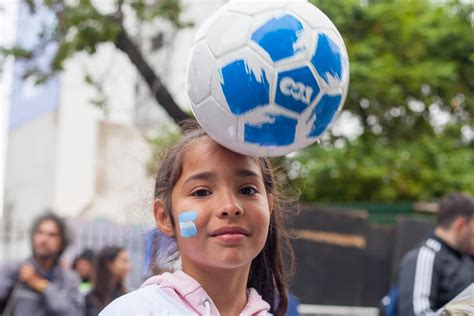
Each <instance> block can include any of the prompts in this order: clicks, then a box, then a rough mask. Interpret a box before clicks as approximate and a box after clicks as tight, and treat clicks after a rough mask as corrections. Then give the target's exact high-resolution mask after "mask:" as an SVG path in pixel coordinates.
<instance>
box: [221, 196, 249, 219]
mask: <svg viewBox="0 0 474 316" xmlns="http://www.w3.org/2000/svg"><path fill="white" fill-rule="evenodd" d="M243 214H244V210H243V208H242V206H240V204H239V201H238V200H237V199H236V198H235V196H234V195H233V194H232V193H226V194H225V196H224V197H223V198H222V199H221V201H220V208H219V212H218V216H219V217H221V218H225V217H237V216H242V215H243Z"/></svg>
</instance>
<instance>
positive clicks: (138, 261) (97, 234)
mask: <svg viewBox="0 0 474 316" xmlns="http://www.w3.org/2000/svg"><path fill="white" fill-rule="evenodd" d="M30 226H31V222H14V223H12V222H5V221H3V222H2V221H0V264H2V263H5V262H9V261H14V260H21V259H24V258H26V257H28V256H30V255H31V243H30ZM68 227H69V229H70V231H71V233H72V237H73V241H72V243H71V245H70V246H69V247H68V248H67V250H66V251H65V253H64V255H63V257H62V260H63V262H64V263H65V264H66V266H68V265H69V264H71V263H72V261H73V260H74V258H75V257H76V256H77V255H78V254H80V253H81V252H82V250H83V249H85V248H91V249H93V250H94V251H95V252H96V253H97V252H98V251H99V250H100V249H102V248H103V247H104V246H112V245H114V246H122V247H124V248H125V249H126V250H127V252H128V254H129V256H130V260H131V263H132V271H131V273H130V274H129V276H128V280H127V283H128V286H129V288H130V289H135V288H137V287H138V286H139V285H140V284H141V282H142V281H143V279H144V277H145V276H146V273H147V268H146V267H144V257H145V255H144V254H145V238H146V235H147V232H148V231H149V230H150V229H151V228H150V227H146V226H145V225H119V224H116V223H113V222H109V221H103V220H100V221H94V220H83V219H71V220H68Z"/></svg>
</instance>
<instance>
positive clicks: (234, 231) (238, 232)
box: [211, 226, 250, 237]
mask: <svg viewBox="0 0 474 316" xmlns="http://www.w3.org/2000/svg"><path fill="white" fill-rule="evenodd" d="M224 235H225V236H233V235H235V236H241V237H246V236H249V235H250V233H249V231H248V230H246V229H245V228H242V227H238V226H225V227H221V228H219V229H216V230H215V231H213V232H212V233H211V236H212V237H219V236H224Z"/></svg>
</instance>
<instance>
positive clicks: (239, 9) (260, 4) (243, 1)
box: [226, 0, 305, 16]
mask: <svg viewBox="0 0 474 316" xmlns="http://www.w3.org/2000/svg"><path fill="white" fill-rule="evenodd" d="M303 1H305V0H303ZM286 4H287V1H271V2H270V1H255V0H232V1H229V2H228V3H227V4H226V8H227V11H230V12H236V13H242V14H248V15H251V16H254V15H256V14H258V13H260V12H264V11H268V10H274V9H279V8H284V7H285V6H286Z"/></svg>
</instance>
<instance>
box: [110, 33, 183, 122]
mask: <svg viewBox="0 0 474 316" xmlns="http://www.w3.org/2000/svg"><path fill="white" fill-rule="evenodd" d="M114 44H115V46H116V47H117V48H118V49H120V50H121V51H122V52H124V53H125V54H127V56H128V57H129V58H130V61H131V62H132V63H133V64H134V65H135V67H136V68H137V70H138V72H139V73H140V74H141V75H142V77H143V79H145V81H146V83H147V85H148V87H149V88H150V90H151V93H152V94H153V97H154V98H155V100H156V102H157V103H158V104H160V105H161V106H162V107H163V108H164V109H165V111H166V112H167V113H168V114H169V115H170V116H171V118H173V120H174V121H175V122H176V123H177V124H178V125H180V123H181V122H182V121H183V120H185V119H188V118H189V115H187V114H186V113H185V112H184V111H183V110H181V108H180V107H179V106H178V105H177V104H176V102H174V100H173V97H172V96H171V94H170V93H169V92H168V90H167V89H166V87H165V86H164V85H163V83H162V82H161V80H160V78H158V76H157V75H156V73H155V72H154V71H153V69H151V67H150V65H148V63H147V61H146V60H145V58H144V57H143V55H142V53H141V51H140V50H139V49H138V47H137V46H136V45H135V44H134V43H133V42H132V40H131V39H130V37H129V36H128V34H127V32H126V31H125V30H124V29H123V28H122V30H121V31H120V33H119V34H118V36H117V38H116V40H115V43H114Z"/></svg>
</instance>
